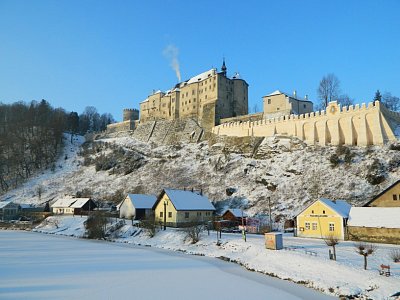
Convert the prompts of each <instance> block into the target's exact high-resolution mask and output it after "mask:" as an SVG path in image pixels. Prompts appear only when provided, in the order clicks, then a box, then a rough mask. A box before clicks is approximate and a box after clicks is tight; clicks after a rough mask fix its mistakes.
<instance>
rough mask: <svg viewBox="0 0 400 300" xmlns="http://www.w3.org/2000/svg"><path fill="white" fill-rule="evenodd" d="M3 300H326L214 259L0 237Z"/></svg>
mask: <svg viewBox="0 0 400 300" xmlns="http://www.w3.org/2000/svg"><path fill="white" fill-rule="evenodd" d="M0 240H1V243H0V299H31V300H33V299H41V300H42V299H193V300H196V299H248V298H250V299H265V298H268V299H277V300H279V299H282V300H294V299H310V300H313V299H315V300H316V299H329V297H327V296H324V295H322V294H320V293H318V292H316V291H313V290H310V289H307V288H304V287H302V286H299V285H295V284H293V283H291V282H285V281H282V280H277V279H275V278H271V277H268V276H264V275H261V274H257V273H254V272H248V271H246V270H244V269H243V268H241V267H239V266H237V265H234V264H230V263H226V262H223V261H220V260H216V259H210V258H207V257H200V256H188V255H184V254H182V253H177V252H171V251H163V250H156V249H154V248H145V247H137V246H132V245H128V244H111V243H107V242H101V241H92V240H80V239H75V238H68V237H60V236H57V237H55V236H46V235H40V234H38V233H32V232H16V231H0Z"/></svg>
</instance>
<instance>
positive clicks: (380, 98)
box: [374, 90, 382, 101]
mask: <svg viewBox="0 0 400 300" xmlns="http://www.w3.org/2000/svg"><path fill="white" fill-rule="evenodd" d="M374 101H382V95H381V92H379V90H377V91H376V93H375V97H374Z"/></svg>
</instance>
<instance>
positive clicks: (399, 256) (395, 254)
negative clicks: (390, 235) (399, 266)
mask: <svg viewBox="0 0 400 300" xmlns="http://www.w3.org/2000/svg"><path fill="white" fill-rule="evenodd" d="M389 256H390V258H391V259H392V260H393V261H394V262H396V263H398V262H400V249H393V250H392V251H390V253H389Z"/></svg>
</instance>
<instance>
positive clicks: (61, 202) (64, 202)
mask: <svg viewBox="0 0 400 300" xmlns="http://www.w3.org/2000/svg"><path fill="white" fill-rule="evenodd" d="M75 201H76V198H62V199H58V200H57V201H56V202H54V203H53V204H52V205H51V207H70V205H71V204H72V203H74V202H75Z"/></svg>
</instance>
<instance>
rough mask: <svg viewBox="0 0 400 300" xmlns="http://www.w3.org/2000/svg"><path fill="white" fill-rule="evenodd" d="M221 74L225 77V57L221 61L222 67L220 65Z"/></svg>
mask: <svg viewBox="0 0 400 300" xmlns="http://www.w3.org/2000/svg"><path fill="white" fill-rule="evenodd" d="M221 71H222V75H224V76H225V77H226V65H225V58H224V60H223V62H222V67H221Z"/></svg>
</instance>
